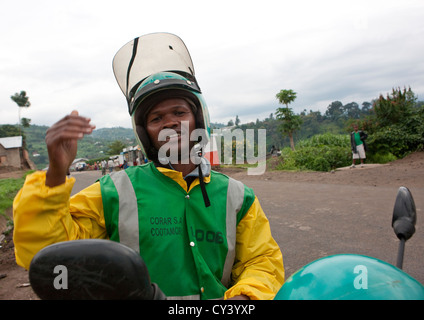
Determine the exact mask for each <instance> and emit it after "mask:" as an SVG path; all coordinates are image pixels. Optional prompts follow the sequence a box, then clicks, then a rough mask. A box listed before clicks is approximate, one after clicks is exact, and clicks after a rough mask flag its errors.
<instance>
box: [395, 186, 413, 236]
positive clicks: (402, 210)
mask: <svg viewBox="0 0 424 320" xmlns="http://www.w3.org/2000/svg"><path fill="white" fill-rule="evenodd" d="M416 221H417V212H416V209H415V202H414V198H413V197H412V194H411V192H410V191H409V189H408V188H406V187H400V188H399V190H398V193H397V196H396V202H395V207H394V209H393V219H392V227H393V230H394V231H395V234H396V236H397V237H398V238H399V239H403V240H405V241H406V240H408V239H409V238H411V237H412V235H413V234H414V232H415V223H416Z"/></svg>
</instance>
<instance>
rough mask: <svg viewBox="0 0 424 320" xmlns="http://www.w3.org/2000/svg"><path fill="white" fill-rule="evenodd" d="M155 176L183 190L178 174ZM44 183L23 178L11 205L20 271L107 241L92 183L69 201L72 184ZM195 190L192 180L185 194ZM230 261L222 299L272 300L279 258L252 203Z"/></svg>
mask: <svg viewBox="0 0 424 320" xmlns="http://www.w3.org/2000/svg"><path fill="white" fill-rule="evenodd" d="M158 170H159V171H160V172H162V173H163V174H165V175H166V176H168V177H170V178H172V179H173V180H175V181H176V182H177V183H178V184H179V185H180V186H181V187H182V188H184V189H185V190H187V189H188V188H187V184H186V182H185V180H184V179H183V177H182V174H181V173H180V172H177V171H173V170H170V169H165V168H158ZM45 179H46V173H45V172H43V171H38V172H35V173H33V174H31V175H29V176H28V177H27V179H26V181H25V184H24V186H23V187H22V189H21V190H20V191H19V193H18V194H17V195H16V197H15V200H14V202H13V219H14V235H13V240H14V244H15V255H16V262H17V263H18V264H19V265H20V266H22V267H24V268H26V269H28V268H29V265H30V263H31V260H32V258H33V256H34V255H35V254H36V253H37V252H38V251H39V250H41V249H42V248H44V247H46V246H48V245H50V244H53V243H56V242H60V241H69V240H77V239H88V238H98V239H107V238H108V235H107V232H106V227H105V220H104V213H103V202H102V197H101V191H100V184H99V183H98V182H96V183H94V184H92V185H91V186H89V187H87V188H86V189H84V190H82V191H81V192H79V193H78V194H76V195H74V196H72V197H70V194H71V191H72V187H73V185H74V182H75V179H74V178H67V179H66V182H65V183H64V184H62V185H60V186H56V187H53V188H49V187H47V186H46V185H45ZM208 179H210V178H209V177H206V178H205V182H208ZM197 184H199V180H198V179H197V178H196V180H195V181H194V182H193V183H192V184H191V185H190V189H191V188H193V187H194V186H195V185H197ZM235 261H236V263H235V264H234V266H233V270H232V279H233V281H234V283H235V285H234V286H232V287H231V288H229V289H228V290H227V291H226V293H225V298H226V299H228V298H231V297H233V296H236V295H241V294H244V295H247V296H249V297H250V298H251V299H259V300H269V299H273V298H274V296H275V295H276V293H277V292H278V290H279V289H280V287H281V286H282V284H283V283H284V267H283V258H282V254H281V251H280V249H279V247H278V245H277V243H276V242H275V240H274V239H273V238H272V236H271V232H270V228H269V222H268V219H267V218H266V216H265V214H264V212H263V210H262V208H261V206H260V204H259V201H258V199H257V198H255V201H254V202H253V204H252V206H251V207H250V209H249V210H248V212H247V214H246V215H245V217H244V218H243V219H242V220H241V221H240V223H239V224H238V226H237V242H236V257H235Z"/></svg>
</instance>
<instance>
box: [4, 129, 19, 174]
mask: <svg viewBox="0 0 424 320" xmlns="http://www.w3.org/2000/svg"><path fill="white" fill-rule="evenodd" d="M21 159H22V136H16V137H6V138H0V166H9V167H16V168H21V163H22V161H21Z"/></svg>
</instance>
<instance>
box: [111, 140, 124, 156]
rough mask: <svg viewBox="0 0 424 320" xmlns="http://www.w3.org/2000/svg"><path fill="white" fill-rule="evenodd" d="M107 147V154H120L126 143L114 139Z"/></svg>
mask: <svg viewBox="0 0 424 320" xmlns="http://www.w3.org/2000/svg"><path fill="white" fill-rule="evenodd" d="M107 147H108V150H107V153H108V154H109V155H115V154H120V153H121V152H122V149H124V148H125V147H126V145H125V144H124V143H123V142H122V141H119V140H115V141H113V142H111V143H109V144H108V145H107Z"/></svg>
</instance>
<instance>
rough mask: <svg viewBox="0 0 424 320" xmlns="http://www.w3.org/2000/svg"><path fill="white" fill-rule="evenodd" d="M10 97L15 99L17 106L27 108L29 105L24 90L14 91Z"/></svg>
mask: <svg viewBox="0 0 424 320" xmlns="http://www.w3.org/2000/svg"><path fill="white" fill-rule="evenodd" d="M10 99H12V100H13V101H15V102H16V104H17V105H18V107H25V108H28V107H29V106H30V105H31V103H30V102H29V98H28V97H27V95H26V92H25V91H21V92H20V93H15V94H14V95H13V96H11V97H10Z"/></svg>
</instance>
